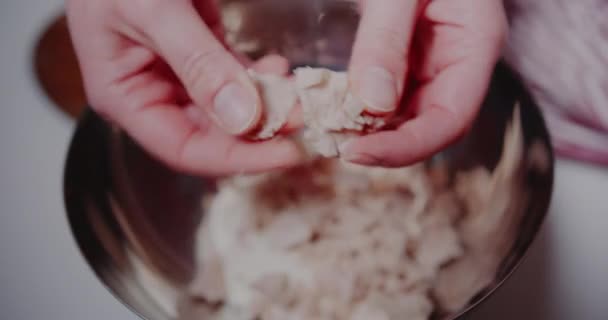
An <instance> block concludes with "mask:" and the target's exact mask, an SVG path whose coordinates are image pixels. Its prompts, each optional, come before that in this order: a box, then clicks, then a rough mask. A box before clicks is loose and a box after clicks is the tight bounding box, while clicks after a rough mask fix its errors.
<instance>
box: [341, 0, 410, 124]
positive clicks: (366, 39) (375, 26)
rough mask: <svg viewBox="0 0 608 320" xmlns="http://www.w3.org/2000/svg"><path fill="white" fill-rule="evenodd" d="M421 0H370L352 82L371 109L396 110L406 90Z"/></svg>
mask: <svg viewBox="0 0 608 320" xmlns="http://www.w3.org/2000/svg"><path fill="white" fill-rule="evenodd" d="M418 2H419V1H418V0H377V1H366V2H365V3H364V6H363V8H362V10H363V13H362V17H361V22H360V25H359V30H358V31H357V36H356V39H355V44H354V47H353V55H352V58H351V66H350V73H351V82H352V84H353V86H354V90H355V92H356V93H357V95H358V96H359V97H360V98H361V99H362V100H363V101H364V102H365V103H366V104H367V107H368V111H370V112H373V113H380V114H386V113H391V112H393V111H394V110H395V109H396V108H397V105H398V103H399V100H400V98H401V95H402V93H403V86H404V78H405V74H406V71H407V70H406V69H407V64H408V62H407V57H408V51H409V47H410V42H411V39H412V32H413V28H414V23H415V19H416V16H417V11H418V10H417V8H418Z"/></svg>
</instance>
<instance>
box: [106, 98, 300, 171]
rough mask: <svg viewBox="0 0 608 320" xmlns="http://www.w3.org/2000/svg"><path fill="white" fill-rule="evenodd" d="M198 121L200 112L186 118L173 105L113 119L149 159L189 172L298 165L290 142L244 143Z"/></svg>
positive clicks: (200, 119) (138, 111) (208, 122)
mask: <svg viewBox="0 0 608 320" xmlns="http://www.w3.org/2000/svg"><path fill="white" fill-rule="evenodd" d="M190 109H198V108H196V107H191V108H190ZM193 117H198V119H196V123H195V122H194V121H193V120H194V119H193ZM204 117H205V113H199V114H196V113H190V114H188V113H187V112H183V111H182V110H180V109H179V108H177V107H176V106H174V105H170V104H158V105H154V106H149V107H146V108H141V109H138V110H135V111H134V112H128V113H122V114H120V116H119V117H114V119H115V120H116V121H117V122H118V125H120V126H121V127H123V128H126V131H127V133H128V134H129V135H130V136H131V137H133V138H134V139H135V140H136V141H138V143H140V144H141V145H142V146H143V147H144V148H145V149H146V150H148V151H149V152H150V153H152V154H153V155H154V156H156V157H157V158H159V159H161V160H162V161H164V162H165V163H167V164H168V165H169V166H171V167H173V168H175V169H177V170H180V171H184V172H188V173H191V174H196V175H201V176H202V175H204V176H222V175H228V174H234V173H257V172H263V171H268V170H273V169H279V168H285V167H289V166H292V165H295V164H297V163H298V162H299V161H300V153H299V150H298V148H297V147H296V146H295V145H294V144H293V143H292V142H289V141H287V140H274V141H268V142H258V143H248V142H244V141H242V140H241V139H238V138H236V137H232V136H230V135H227V134H225V133H224V132H222V130H220V129H219V128H218V127H216V126H215V125H214V124H213V123H212V122H211V121H210V120H208V119H206V120H205V118H204Z"/></svg>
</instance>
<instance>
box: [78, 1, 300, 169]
mask: <svg viewBox="0 0 608 320" xmlns="http://www.w3.org/2000/svg"><path fill="white" fill-rule="evenodd" d="M214 3H215V2H214V1H212V0H129V1H121V0H68V1H67V14H68V21H69V25H70V30H71V34H72V38H73V41H74V44H75V48H76V52H77V55H78V58H79V61H80V65H81V70H82V73H83V77H84V81H85V88H86V91H87V96H88V99H89V102H90V104H91V107H92V108H93V109H94V110H96V111H97V112H98V113H99V114H101V115H102V116H104V117H106V118H107V119H109V120H110V121H113V122H115V123H116V124H117V125H118V126H120V127H121V128H122V129H124V130H125V131H126V132H127V133H128V134H129V135H130V136H132V137H133V138H134V139H135V140H136V141H137V142H139V143H140V144H141V145H142V146H143V147H144V148H145V149H147V150H148V151H149V152H150V153H152V154H154V155H155V156H157V157H158V158H160V159H162V160H163V161H164V162H165V163H167V164H169V165H170V166H172V167H174V168H176V169H178V170H181V171H186V172H189V173H193V174H199V175H225V174H231V173H236V172H259V171H264V170H269V169H274V168H280V167H285V166H290V165H292V164H295V163H297V162H298V161H299V151H298V149H297V147H296V146H295V145H294V144H293V143H292V142H290V141H288V140H281V139H277V140H273V141H268V142H247V141H245V140H243V139H240V138H239V136H242V135H245V134H247V133H248V132H250V131H251V130H253V129H254V128H255V127H256V126H257V125H258V122H259V121H260V114H261V107H262V106H261V101H260V97H259V96H258V93H257V90H256V89H255V87H254V85H253V83H252V82H251V79H250V78H249V76H248V74H247V71H246V68H245V67H244V66H243V65H242V64H240V63H239V62H238V61H237V59H236V58H235V56H234V55H233V54H232V53H231V52H230V51H229V50H228V49H227V48H226V47H225V46H224V45H223V44H222V42H221V40H220V39H221V34H222V30H221V24H220V19H219V14H218V11H217V8H216V7H215V5H214ZM259 67H260V68H262V69H265V70H262V71H267V72H268V71H270V72H273V71H274V72H282V71H284V70H281V69H286V66H285V65H284V63H283V64H282V63H281V61H280V60H279V59H274V60H273V59H272V58H271V61H264V62H262V63H261V64H260V66H259Z"/></svg>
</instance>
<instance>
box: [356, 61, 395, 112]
mask: <svg viewBox="0 0 608 320" xmlns="http://www.w3.org/2000/svg"><path fill="white" fill-rule="evenodd" d="M359 90H360V91H359V94H360V98H361V99H362V100H363V102H364V103H365V104H366V105H367V107H368V108H369V109H370V110H373V111H379V112H391V111H393V110H395V108H396V106H397V99H398V97H397V83H396V81H395V79H394V78H393V76H392V75H391V73H390V72H388V71H387V70H386V69H384V68H380V67H369V68H367V70H365V72H363V78H362V79H361V82H360V87H359Z"/></svg>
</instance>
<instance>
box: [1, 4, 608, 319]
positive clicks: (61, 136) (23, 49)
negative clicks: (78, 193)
mask: <svg viewBox="0 0 608 320" xmlns="http://www.w3.org/2000/svg"><path fill="white" fill-rule="evenodd" d="M61 6H62V1H61V0H3V1H2V3H1V4H0V27H1V28H0V103H1V105H0V133H1V134H0V141H1V142H0V147H1V149H0V150H1V151H0V154H1V156H0V161H1V162H0V190H1V191H0V216H1V220H0V319H7V320H8V319H10V320H37V319H45V320H65V319H87V320H106V319H115V320H137V319H138V318H137V317H136V316H135V315H133V314H132V313H130V311H129V310H128V309H127V308H126V307H124V306H122V305H121V304H120V303H119V302H118V301H116V300H115V299H114V298H113V297H112V295H111V294H110V293H109V292H107V291H106V289H105V288H104V287H103V286H102V285H101V284H100V283H99V281H98V280H97V279H96V278H95V276H94V275H93V273H92V272H90V270H89V268H88V266H87V265H86V263H85V262H84V260H83V259H82V258H81V256H80V253H79V252H78V250H77V247H76V245H75V244H74V242H73V240H72V236H71V234H70V231H69V228H68V225H67V220H66V217H65V213H64V212H65V210H64V206H63V202H62V174H63V164H64V160H65V155H66V151H67V146H68V142H69V139H70V137H71V134H72V131H73V129H74V124H73V123H72V122H71V121H70V120H69V119H68V118H67V117H65V116H64V115H63V114H61V113H59V112H58V111H56V109H54V107H52V106H51V104H50V103H49V101H48V100H47V99H46V98H45V97H44V96H43V95H42V94H41V92H40V90H39V89H38V87H37V84H36V83H35V80H34V77H33V74H32V68H31V57H32V48H33V44H34V41H35V39H36V38H37V37H38V35H39V33H40V32H41V30H42V28H43V27H44V26H45V24H46V23H47V22H49V21H50V19H51V18H52V17H53V16H54V15H55V14H57V13H58V12H59V10H60V9H61ZM528 257H529V258H528V259H527V260H526V261H525V262H524V264H523V265H522V267H521V268H520V269H519V270H518V271H517V273H516V274H515V275H514V277H513V278H512V279H511V280H509V281H508V282H507V284H506V285H505V286H504V287H503V288H502V289H501V290H500V291H499V292H498V293H497V294H496V295H495V296H494V297H493V298H492V299H491V300H490V301H489V302H488V303H487V304H485V305H484V306H483V307H482V308H481V309H480V310H479V314H478V316H476V317H475V319H496V320H502V319H505V320H506V319H522V320H527V319H535V320H573V319H582V320H596V319H597V320H600V319H606V315H605V313H606V312H607V311H608V169H602V168H595V167H590V166H584V165H581V164H579V163H573V162H567V161H559V162H558V164H557V172H556V185H555V192H554V198H553V202H552V205H551V211H550V214H549V218H548V220H547V221H546V223H545V224H544V226H543V229H542V232H541V234H540V236H539V238H538V239H537V241H536V242H535V243H534V245H533V248H532V251H531V252H530V254H529V256H528Z"/></svg>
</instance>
